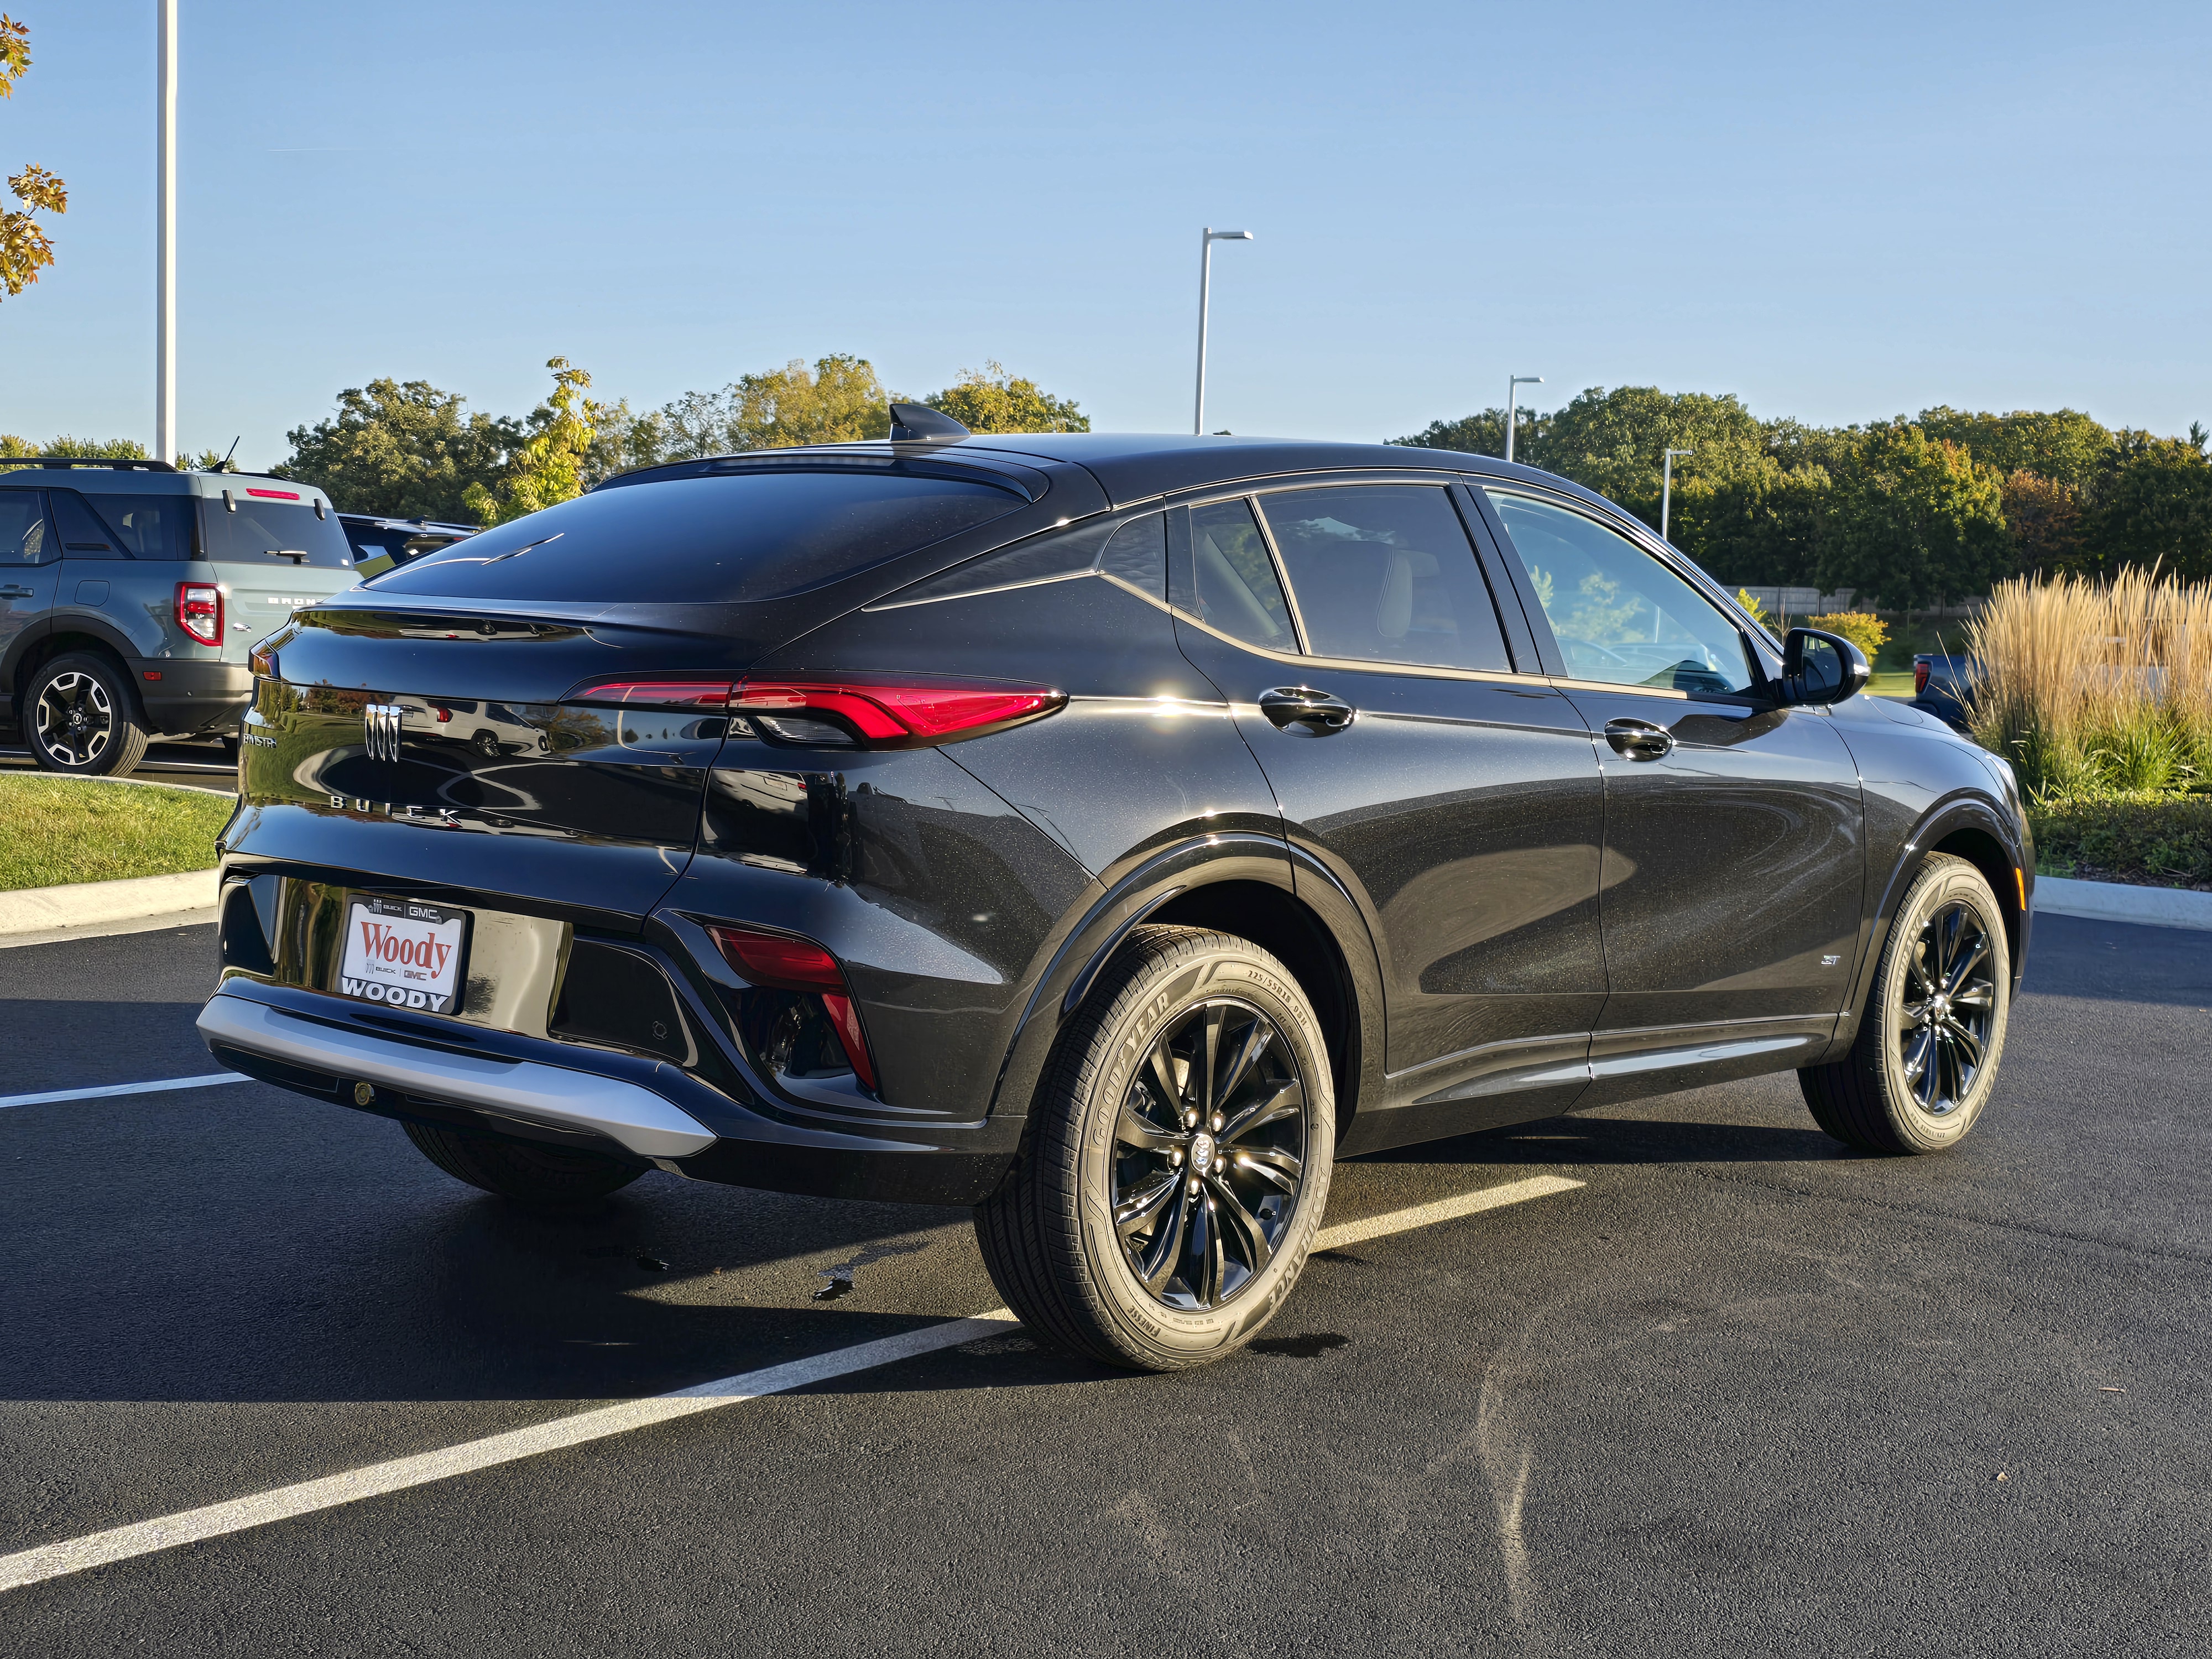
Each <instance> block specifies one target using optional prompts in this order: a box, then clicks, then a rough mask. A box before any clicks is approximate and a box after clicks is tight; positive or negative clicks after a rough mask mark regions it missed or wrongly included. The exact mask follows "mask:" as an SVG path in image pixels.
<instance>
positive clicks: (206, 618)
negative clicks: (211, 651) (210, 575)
mask: <svg viewBox="0 0 2212 1659" xmlns="http://www.w3.org/2000/svg"><path fill="white" fill-rule="evenodd" d="M177 626H178V627H179V628H181V629H184V630H185V634H186V635H189V636H190V637H191V638H192V639H195V640H197V641H199V642H200V643H201V644H202V645H221V644H222V589H221V588H219V587H217V586H214V585H213V584H212V583H210V582H179V583H178V584H177Z"/></svg>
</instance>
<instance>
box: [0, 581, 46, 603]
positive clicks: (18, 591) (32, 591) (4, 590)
mask: <svg viewBox="0 0 2212 1659" xmlns="http://www.w3.org/2000/svg"><path fill="white" fill-rule="evenodd" d="M38 597H39V592H38V589H36V588H34V587H26V586H23V584H22V583H21V582H9V584H8V585H7V586H5V587H0V599H36V598H38Z"/></svg>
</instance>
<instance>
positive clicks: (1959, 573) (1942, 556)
mask: <svg viewBox="0 0 2212 1659" xmlns="http://www.w3.org/2000/svg"><path fill="white" fill-rule="evenodd" d="M1837 491H1838V500H1837V502H1836V525H1835V533H1833V534H1832V535H1829V536H1827V537H1825V538H1823V539H1822V545H1821V547H1820V556H1819V559H1818V562H1817V563H1816V565H1815V568H1816V569H1817V570H1818V572H1819V575H1820V586H1822V587H1824V588H1837V587H1849V588H1852V589H1855V590H1856V591H1857V593H1858V595H1859V597H1860V598H1861V599H1875V600H1877V601H1879V602H1880V603H1881V604H1883V605H1887V606H1889V607H1891V608H1892V609H1902V610H1923V609H1925V608H1927V607H1928V606H1929V605H1939V604H1944V603H1948V601H1950V600H1952V599H1957V598H1960V597H1961V596H1964V595H1970V594H1976V593H1986V592H1989V590H1990V586H1991V585H1992V584H1993V583H1995V582H1996V581H1997V580H2000V579H2002V577H2003V576H2005V575H2006V574H2008V571H2007V568H2006V566H2007V562H2008V554H2009V552H2010V544H2009V542H2008V538H2006V535H2005V525H2004V490H2003V486H2002V481H2001V480H2000V479H1999V477H1998V476H1997V474H1996V472H1995V471H1993V470H1992V469H1990V468H1989V467H1985V466H1982V465H1979V464H1978V463H1977V462H1976V461H1975V459H1974V458H1973V457H1972V456H1971V455H1969V454H1968V453H1966V451H1965V450H1963V449H1961V448H1960V447H1959V446H1957V445H1956V444H1950V443H1943V442H1940V441H1934V440H1931V439H1930V438H1929V436H1928V435H1927V434H1926V433H1924V432H1923V431H1922V430H1921V429H1920V428H1918V427H1917V426H1912V425H1911V424H1908V423H1906V422H1888V423H1886V424H1884V425H1881V426H1877V427H1874V428H1870V429H1869V431H1868V432H1867V434H1866V435H1865V436H1864V437H1863V439H1862V440H1861V441H1860V443H1859V446H1858V450H1857V453H1856V454H1855V455H1854V456H1853V457H1852V459H1851V460H1850V463H1849V465H1848V466H1847V467H1846V469H1845V470H1844V473H1843V475H1842V477H1840V478H1838V480H1837Z"/></svg>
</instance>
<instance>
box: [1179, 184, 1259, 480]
mask: <svg viewBox="0 0 2212 1659" xmlns="http://www.w3.org/2000/svg"><path fill="white" fill-rule="evenodd" d="M1250 240H1252V233H1251V232H1250V231H1249V230H1216V229H1215V228H1213V227H1212V225H1208V226H1207V227H1206V231H1205V234H1203V235H1201V236H1200V238H1199V239H1198V401H1197V402H1196V404H1194V405H1193V406H1192V409H1191V413H1190V430H1191V435H1193V436H1194V437H1197V436H1202V435H1204V434H1205V431H1206V300H1207V290H1208V289H1210V288H1211V287H1212V283H1213V245H1214V244H1215V243H1216V242H1249V241H1250Z"/></svg>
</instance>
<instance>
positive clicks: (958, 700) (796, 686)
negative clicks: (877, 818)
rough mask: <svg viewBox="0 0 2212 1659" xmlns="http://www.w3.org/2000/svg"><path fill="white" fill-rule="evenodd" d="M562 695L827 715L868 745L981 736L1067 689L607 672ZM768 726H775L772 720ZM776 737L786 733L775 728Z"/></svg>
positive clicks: (1062, 701)
mask: <svg viewBox="0 0 2212 1659" xmlns="http://www.w3.org/2000/svg"><path fill="white" fill-rule="evenodd" d="M562 702H580V703H603V704H612V705H616V706H617V707H621V708H683V709H692V710H696V711H698V712H700V713H708V712H711V711H720V710H723V709H727V710H729V711H731V712H732V713H742V714H762V715H766V716H767V717H768V718H769V721H770V722H771V723H772V722H773V721H774V720H775V717H776V716H777V715H779V714H782V715H798V716H806V717H810V718H811V719H812V720H814V722H815V723H817V724H821V723H823V717H824V716H826V717H827V720H828V722H829V723H830V724H832V725H834V726H836V728H837V730H838V731H839V732H842V733H843V734H845V735H846V737H847V738H849V739H850V740H852V741H855V742H857V743H858V744H860V745H861V746H862V747H864V748H868V749H914V748H921V747H923V746H925V745H927V744H939V743H950V742H951V741H953V740H954V739H956V738H975V737H981V736H982V735H983V734H984V733H985V732H997V731H1000V730H1003V729H1004V728H1005V727H1006V726H1016V725H1018V724H1020V723H1021V722H1022V721H1024V720H1036V719H1037V718H1038V717H1039V716H1041V715H1044V714H1051V713H1053V712H1054V710H1055V709H1058V708H1062V707H1064V706H1065V705H1066V702H1067V698H1066V695H1065V694H1063V693H1061V692H1059V691H1054V690H1051V689H1050V688H1048V687H1046V686H1042V685H1007V684H990V683H987V682H981V681H969V682H966V683H964V684H963V683H957V682H952V681H924V680H918V679H917V680H905V679H899V680H892V679H877V678H873V677H870V678H865V679H862V678H841V679H836V680H827V679H823V680H811V679H780V678H779V679H765V678H764V679H757V680H738V681H735V682H732V681H730V680H688V679H673V678H671V679H647V678H637V679H607V680H586V682H585V683H584V684H581V685H579V686H577V687H576V688H575V689H574V690H571V691H570V692H569V693H568V696H566V697H564V698H562ZM769 729H770V731H771V732H774V731H775V727H774V726H773V724H771V725H770V726H769ZM775 735H778V736H789V735H791V734H790V733H787V732H776V733H775Z"/></svg>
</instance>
